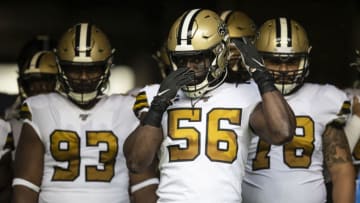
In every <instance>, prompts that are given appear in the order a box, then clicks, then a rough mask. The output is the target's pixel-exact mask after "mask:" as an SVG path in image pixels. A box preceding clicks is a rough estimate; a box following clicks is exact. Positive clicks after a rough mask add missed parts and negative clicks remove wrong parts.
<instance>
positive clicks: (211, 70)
mask: <svg viewBox="0 0 360 203" xmlns="http://www.w3.org/2000/svg"><path fill="white" fill-rule="evenodd" d="M224 50H225V43H220V44H218V45H216V46H215V47H214V48H212V49H209V50H203V51H181V52H172V53H171V61H172V64H173V68H174V69H175V70H176V69H177V68H184V67H186V68H191V69H192V70H193V71H194V72H195V78H194V82H193V83H192V84H189V85H186V86H184V87H183V88H182V90H183V91H184V92H185V94H186V95H187V96H188V97H190V98H200V97H201V96H202V95H204V94H205V93H206V92H207V91H210V90H212V89H214V88H216V87H217V86H218V85H220V84H221V83H222V82H223V81H224V79H225V77H226V73H227V71H226V70H227V69H226V68H221V67H219V63H220V62H219V60H223V57H224V56H225V55H226V54H227V53H224ZM225 63H227V61H225ZM189 64H193V65H189ZM190 66H191V67H190Z"/></svg>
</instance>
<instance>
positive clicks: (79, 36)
mask: <svg viewBox="0 0 360 203" xmlns="http://www.w3.org/2000/svg"><path fill="white" fill-rule="evenodd" d="M113 53H114V49H112V47H111V45H110V42H109V40H108V37H107V36H106V35H105V33H104V32H103V31H101V30H100V29H99V28H98V27H96V26H95V25H92V24H89V23H79V24H76V25H74V26H73V27H71V28H70V29H68V30H67V31H66V32H65V33H64V34H63V36H62V37H61V38H60V40H59V43H58V46H57V49H56V55H57V60H58V63H59V82H60V85H61V86H60V90H61V91H62V92H63V93H65V94H67V95H68V97H69V98H70V99H71V100H73V101H74V102H75V103H76V104H78V105H81V106H84V105H87V104H89V103H90V102H91V101H94V100H95V99H96V98H97V97H98V96H100V95H102V94H103V91H104V90H105V89H106V87H107V84H108V81H109V76H110V67H111V66H112V65H113ZM84 74H87V75H88V76H89V77H86V78H85V77H84V76H83V75H84Z"/></svg>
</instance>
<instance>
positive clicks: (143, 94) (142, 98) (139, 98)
mask: <svg viewBox="0 0 360 203" xmlns="http://www.w3.org/2000/svg"><path fill="white" fill-rule="evenodd" d="M144 99H146V100H147V96H146V93H145V92H139V94H138V95H137V96H136V100H144Z"/></svg>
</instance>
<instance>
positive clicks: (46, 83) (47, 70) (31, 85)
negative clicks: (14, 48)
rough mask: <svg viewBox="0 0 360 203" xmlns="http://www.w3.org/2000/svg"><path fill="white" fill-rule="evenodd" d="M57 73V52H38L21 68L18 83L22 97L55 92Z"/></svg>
mask: <svg viewBox="0 0 360 203" xmlns="http://www.w3.org/2000/svg"><path fill="white" fill-rule="evenodd" d="M57 74H58V69H57V64H56V58H55V54H54V53H53V52H51V51H40V52H37V53H36V54H35V55H34V56H33V57H31V58H30V59H28V60H27V61H26V62H25V63H24V66H23V67H21V68H20V72H19V77H18V84H19V93H20V96H21V98H22V99H25V98H27V97H29V96H33V95H37V94H41V93H49V92H54V91H55V87H56V77H57Z"/></svg>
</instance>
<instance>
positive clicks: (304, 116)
mask: <svg viewBox="0 0 360 203" xmlns="http://www.w3.org/2000/svg"><path fill="white" fill-rule="evenodd" d="M285 98H286V100H287V102H288V103H289V105H290V106H291V108H292V109H293V111H294V113H295V116H296V124H297V128H296V135H295V136H294V138H293V140H292V141H291V142H290V143H287V144H285V145H283V146H274V145H270V144H267V143H266V142H264V141H261V140H260V141H259V137H258V136H254V137H253V139H252V140H251V146H250V148H249V156H248V160H247V164H246V174H245V177H244V182H243V202H244V203H264V202H266V203H289V202H291V203H300V202H301V203H303V202H306V203H320V202H321V203H322V202H326V189H325V182H324V176H323V169H324V167H323V152H322V134H323V132H324V130H325V127H326V124H327V123H329V122H330V121H332V120H333V119H335V118H337V117H338V115H337V114H338V113H339V112H340V110H342V109H343V107H344V106H343V104H347V102H348V101H347V99H348V98H347V96H346V94H345V92H343V91H341V90H339V89H337V88H336V87H334V86H332V85H317V84H310V83H306V84H304V85H303V87H301V88H300V89H299V90H298V91H296V92H295V93H293V94H291V95H289V96H286V97H285ZM345 101H346V102H345ZM344 102H345V103H344Z"/></svg>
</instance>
